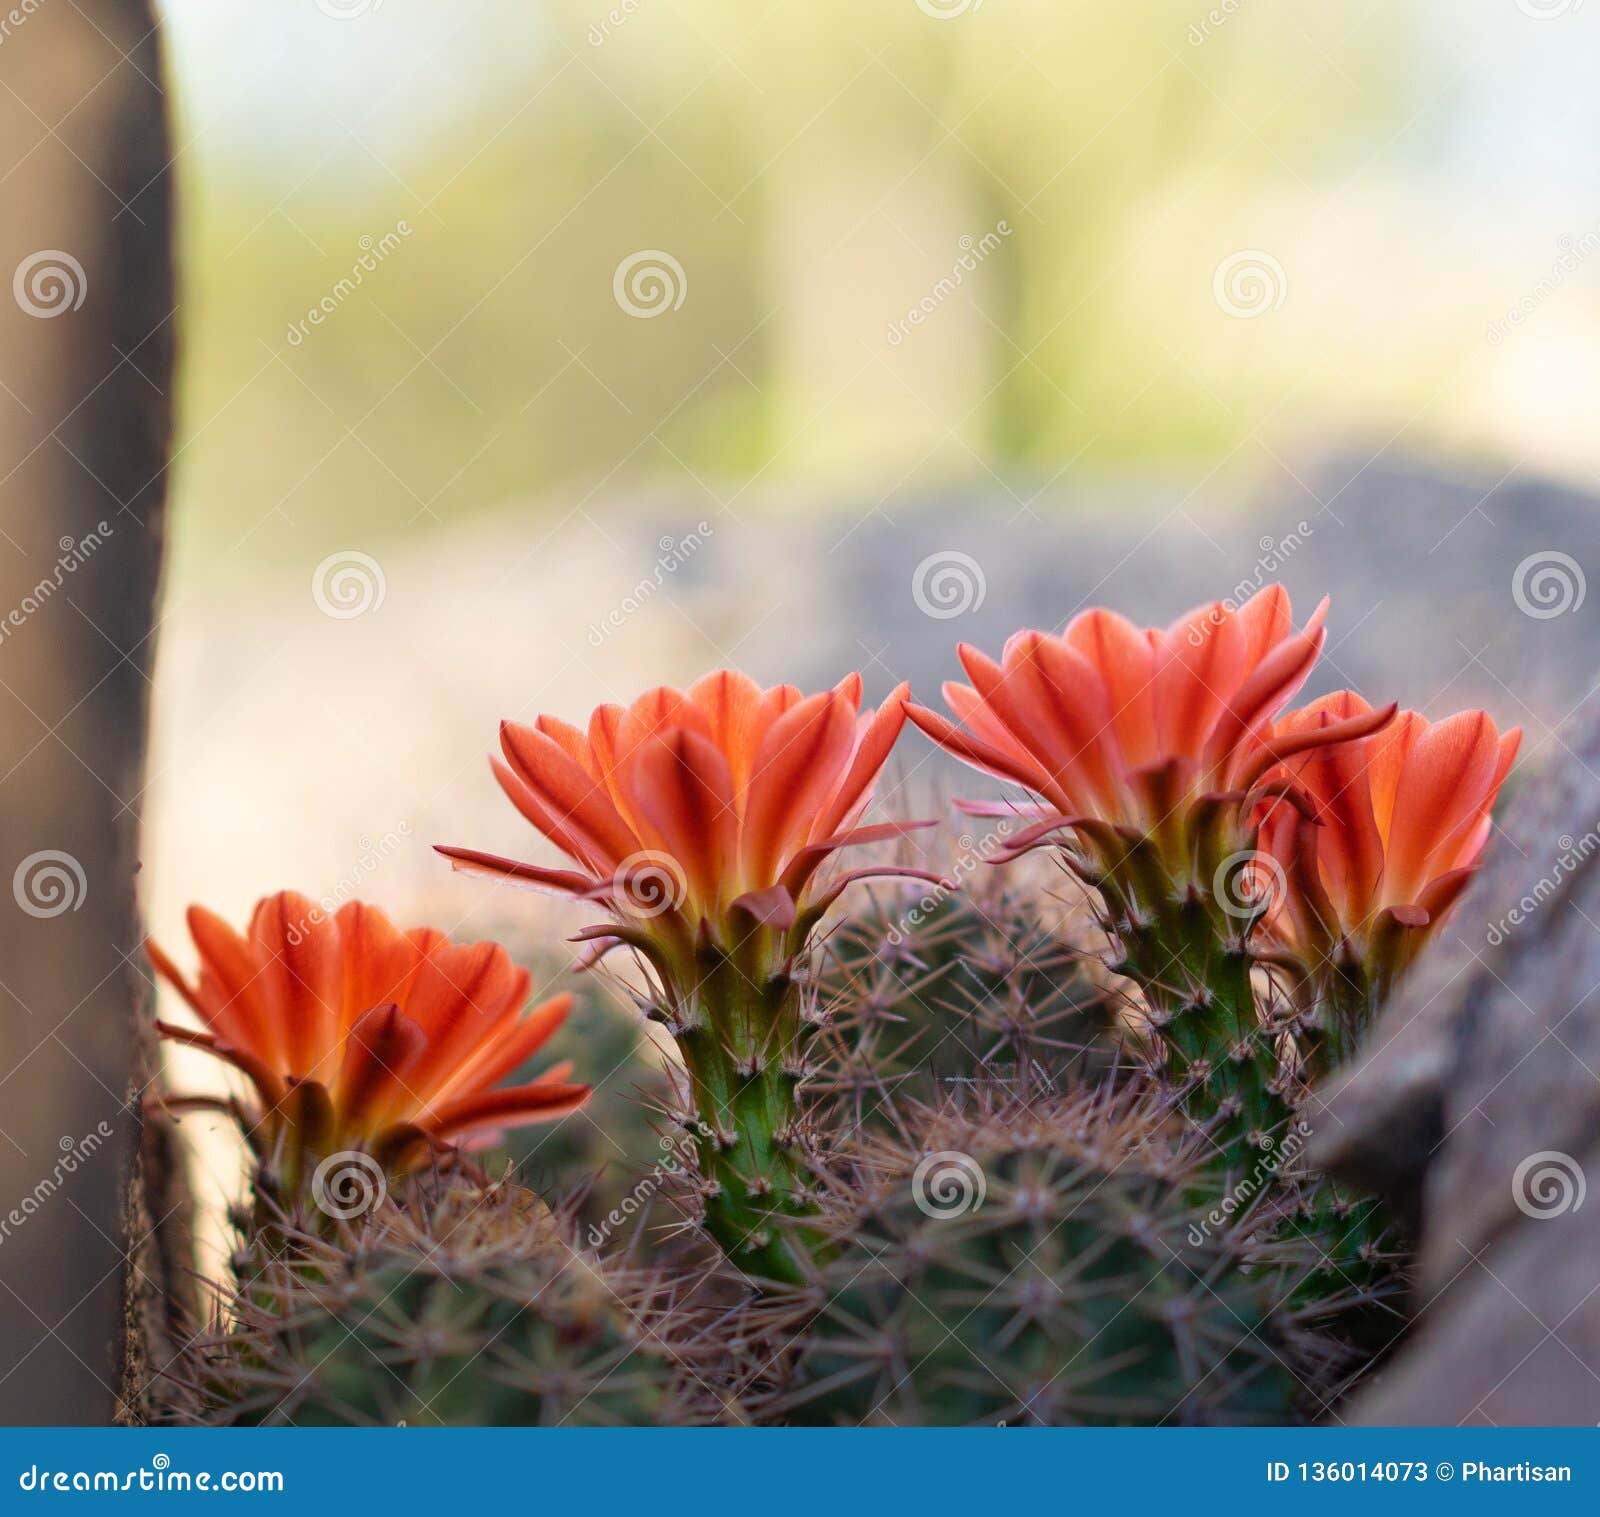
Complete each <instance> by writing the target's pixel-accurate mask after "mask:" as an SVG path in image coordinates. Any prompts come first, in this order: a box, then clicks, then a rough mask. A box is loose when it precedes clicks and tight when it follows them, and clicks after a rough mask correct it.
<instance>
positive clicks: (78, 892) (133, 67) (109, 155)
mask: <svg viewBox="0 0 1600 1517" xmlns="http://www.w3.org/2000/svg"><path fill="white" fill-rule="evenodd" d="M0 23H3V24H0V85H3V86H4V88H3V89H0V207H3V213H0V1422H7V1423H18V1422H21V1423H104V1422H107V1421H109V1420H111V1418H112V1417H113V1416H114V1415H117V1414H118V1411H119V1403H120V1402H122V1401H123V1399H124V1398H123V1396H122V1394H121V1387H120V1386H119V1375H124V1376H126V1377H127V1378H126V1380H125V1382H124V1383H131V1384H134V1385H135V1386H137V1385H138V1384H141V1383H142V1381H143V1378H144V1377H143V1374H142V1366H141V1365H140V1363H139V1362H138V1360H139V1357H140V1355H139V1354H138V1353H136V1354H135V1356H134V1360H133V1362H131V1363H124V1362H123V1361H124V1360H125V1358H126V1356H125V1355H124V1354H123V1353H122V1352H121V1350H120V1349H119V1342H120V1340H121V1339H122V1338H123V1337H124V1336H127V1337H128V1338H129V1340H130V1341H133V1342H136V1343H137V1344H139V1345H140V1346H141V1352H142V1346H143V1345H144V1344H146V1343H148V1342H152V1341H154V1342H159V1334H160V1331H161V1330H163V1328H164V1326H165V1324H164V1323H163V1322H161V1321H158V1320H155V1319H160V1318H162V1317H163V1316H164V1314H165V1312H166V1310H167V1308H166V1307H165V1306H164V1305H160V1304H155V1305H153V1306H152V1304H154V1303H164V1302H166V1301H167V1300H169V1299H170V1294H169V1292H168V1291H167V1289H166V1285H165V1275H166V1272H167V1270H168V1269H169V1268H170V1267H171V1265H172V1263H173V1261H174V1260H176V1259H177V1258H178V1257H179V1255H180V1254H181V1229H180V1230H179V1235H178V1236H179V1241H178V1243H177V1244H176V1245H173V1244H172V1239H173V1237H174V1232H173V1224H174V1223H176V1222H181V1220H182V1216H183V1209H182V1207H181V1206H180V1205H178V1204H177V1192H176V1191H174V1190H172V1188H171V1187H170V1186H169V1185H168V1183H167V1180H166V1179H165V1177H166V1176H167V1175H169V1174H172V1173H175V1169H174V1167H173V1166H172V1165H171V1164H170V1162H169V1158H170V1156H169V1154H168V1151H167V1148H166V1135H165V1132H164V1130H163V1129H160V1128H154V1129H152V1131H151V1132H150V1133H149V1134H145V1133H143V1131H142V1126H141V1123H140V1121H139V1116H138V1102H139V1099H140V1096H141V1094H142V1091H143V1088H144V1086H145V1085H146V1084H147V1083H148V1081H149V1079H150V1078H151V1074H152V1072H153V1068H154V1059H153V1051H152V1049H151V1048H150V1046H149V1042H148V1033H147V1032H146V1031H144V1030H142V1029H147V1027H148V1022H149V1015H148V989H147V980H146V977H145V973H144V970H143V967H142V963H141V959H140V956H139V955H138V943H139V937H140V932H139V925H138V913H137V907H136V901H135V885H134V876H135V873H136V870H137V858H138V855H137V847H138V835H137V829H138V819H139V803H140V796H141V791H142V789H143V784H144V776H143V763H144V749H145V726H146V706H147V701H146V696H147V692H148V689H149V673H150V664H151V657H152V653H153V632H154V630H155V622H154V605H155V593H156V586H157V578H158V574H159V569H160V563H161V548H162V533H163V521H162V506H163V499H164V495H165V489H166V465H167V460H168V449H169V443H170V432H171V413H172V366H173V342H174V331H173V328H174V315H175V313H174V304H173V276H172V258H171V203H170V202H171V193H170V184H169V177H168V162H169V159H170V158H171V148H170V144H169V139H168V135H167V127H166V117H165V101H164V98H163V93H162V87H161V57H160V47H159V40H158V37H157V35H156V31H155V20H154V16H153V13H152V11H151V8H150V4H149V0H72V3H70V4H69V3H61V4H57V3H51V0H47V3H45V4H42V5H40V6H39V7H38V8H37V9H31V10H23V9H20V8H19V9H17V10H12V11H10V13H9V18H0ZM141 1147H142V1148H143V1149H144V1154H143V1158H142V1160H141V1156H140V1150H141ZM141 1163H142V1164H143V1166H144V1167H145V1168H146V1169H147V1170H149V1171H151V1172H152V1174H153V1183H152V1184H150V1185H148V1186H144V1185H141V1184H139V1183H138V1182H137V1174H138V1172H139V1169H140V1166H141ZM147 1202H148V1206H147V1205H146V1203H147ZM130 1220H132V1221H133V1222H134V1224H135V1231H134V1232H133V1233H131V1234H130V1233H129V1231H128V1229H129V1226H130ZM156 1224H163V1225H162V1226H161V1227H159V1228H158V1227H157V1226H156ZM125 1236H131V1237H132V1238H133V1248H132V1260H133V1264H132V1269H131V1272H130V1268H129V1251H128V1250H127V1249H125V1247H124V1241H123V1240H124V1237H125ZM130 1279H131V1281H132V1282H133V1284H134V1285H135V1286H136V1289H134V1290H132V1291H130V1292H129V1293H128V1294H127V1295H126V1296H125V1294H124V1287H125V1285H126V1284H127V1283H128V1282H129V1281H130ZM125 1299H126V1300H128V1301H130V1302H132V1303H133V1304H134V1306H135V1307H136V1309H137V1310H138V1311H139V1312H140V1314H141V1315H143V1314H144V1313H146V1311H147V1310H148V1311H150V1313H151V1316H152V1320H151V1321H149V1322H148V1323H140V1324H139V1325H138V1326H139V1331H137V1332H136V1333H134V1334H131V1335H124V1334H123V1333H122V1331H121V1318H122V1313H123V1305H122V1303H123V1301H124V1300H125ZM147 1329H148V1330H153V1331H154V1333H155V1337H154V1338H152V1337H151V1336H150V1335H149V1333H148V1332H147ZM121 1411H122V1414H123V1415H133V1416H137V1415H139V1408H138V1406H137V1405H133V1406H122V1407H121Z"/></svg>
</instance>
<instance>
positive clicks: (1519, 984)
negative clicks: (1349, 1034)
mask: <svg viewBox="0 0 1600 1517" xmlns="http://www.w3.org/2000/svg"><path fill="white" fill-rule="evenodd" d="M1562 736H1563V738H1564V741H1562V742H1560V743H1557V744H1554V745H1552V746H1551V749H1550V752H1549V756H1548V760H1547V761H1546V762H1545V763H1543V764H1542V765H1540V766H1539V768H1538V771H1537V772H1536V773H1535V774H1533V775H1532V776H1531V777H1529V778H1526V779H1524V780H1523V782H1522V784H1521V786H1520V788H1519V792H1518V795H1517V796H1516V798H1515V800H1514V802H1513V804H1512V806H1511V808H1510V811H1509V814H1508V816H1507V818H1506V821H1505V825H1504V828H1503V831H1502V832H1501V833H1500V834H1499V835H1497V836H1496V838H1495V839H1494V840H1493V842H1492V844H1491V847H1492V850H1493V851H1492V854H1491V857H1490V861H1489V863H1488V864H1487V866H1486V867H1485V870H1484V872H1483V874H1482V875H1481V876H1480V878H1479V879H1478V880H1477V882H1476V883H1475V884H1474V886H1473V888H1472V890H1471V891H1470V892H1469V894H1468V896H1467V898H1466V899H1465V900H1464V901H1463V903H1462V906H1461V909H1460V910H1459V912H1458V913H1457V915H1456V916H1455V918H1454V919H1453V921H1452V924H1451V926H1450V928H1449V929H1448V932H1447V937H1446V939H1445V941H1444V942H1442V943H1440V944H1438V945H1436V947H1435V949H1434V950H1433V951H1431V952H1430V953H1429V954H1428V955H1427V956H1426V957H1425V958H1424V959H1423V960H1422V961H1421V962H1420V963H1419V965H1418V968H1417V973H1416V976H1415V978H1414V979H1413V980H1412V981H1410V982H1408V984H1407V985H1406V987H1405V988H1404V989H1403V991H1402V993H1401V995H1400V996H1399V997H1398V999H1397V1000H1396V1002H1395V1003H1394V1005H1393V1006H1391V1008H1390V1009H1389V1010H1388V1012H1386V1013H1385V1015H1384V1017H1383V1018H1382V1019H1381V1020H1380V1022H1379V1025H1378V1026H1377V1028H1376V1029H1375V1030H1374V1034H1373V1036H1372V1038H1371V1039H1370V1040H1369V1044H1368V1049H1367V1051H1366V1053H1365V1056H1364V1058H1363V1059H1362V1060H1361V1062H1359V1063H1358V1064H1357V1065H1356V1067H1355V1068H1354V1069H1353V1070H1352V1071H1351V1072H1350V1073H1349V1074H1348V1075H1347V1076H1345V1077H1344V1078H1343V1079H1342V1080H1340V1081H1339V1082H1338V1084H1337V1085H1336V1087H1335V1088H1333V1089H1332V1090H1331V1091H1330V1092H1329V1093H1328V1096H1327V1097H1326V1112H1325V1116H1324V1117H1323V1119H1322V1120H1321V1121H1320V1122H1319V1124H1318V1125H1319V1129H1320V1131H1321V1133H1322V1138H1321V1140H1320V1141H1321V1154H1320V1157H1321V1158H1322V1160H1323V1161H1324V1162H1326V1163H1328V1164H1329V1165H1331V1166H1332V1167H1334V1168H1335V1169H1336V1170H1337V1171H1339V1172H1341V1173H1343V1174H1345V1175H1348V1176H1350V1177H1352V1178H1356V1179H1360V1180H1362V1181H1364V1182H1366V1183H1369V1184H1374V1185H1377V1186H1379V1187H1380V1188H1383V1189H1385V1190H1387V1191H1389V1192H1390V1194H1392V1195H1394V1196H1396V1197H1397V1198H1399V1199H1400V1200H1401V1201H1402V1202H1403V1203H1404V1204H1406V1205H1408V1206H1409V1207H1411V1208H1412V1209H1413V1210H1414V1211H1415V1212H1416V1213H1417V1214H1418V1215H1419V1216H1420V1223H1421V1240H1422V1241H1421V1253H1420V1260H1419V1266H1420V1293H1421V1300H1420V1301H1419V1303H1418V1304H1419V1306H1420V1307H1421V1309H1422V1313H1423V1319H1422V1320H1423V1328H1422V1331H1421V1332H1420V1333H1419V1335H1418V1336H1417V1338H1416V1339H1415V1341H1414V1342H1413V1343H1412V1344H1411V1346H1410V1347H1409V1349H1408V1350H1407V1352H1406V1353H1405V1354H1404V1355H1402V1356H1401V1357H1400V1359H1399V1360H1398V1361H1397V1362H1396V1363H1395V1364H1394V1366H1393V1367H1392V1368H1391V1369H1390V1370H1389V1371H1388V1372H1387V1373H1386V1375H1385V1376H1384V1377H1383V1380H1382V1382H1381V1383H1378V1384H1375V1385H1374V1386H1372V1387H1371V1388H1370V1389H1369V1391H1368V1393H1367V1394H1366V1396H1365V1397H1364V1399H1362V1400H1360V1401H1358V1403H1357V1406H1356V1414H1357V1416H1358V1417H1359V1418H1360V1419H1361V1420H1364V1421H1367V1422H1372V1423H1408V1424H1410V1423H1447V1424H1449V1423H1459V1422H1493V1423H1560V1424H1567V1423H1576V1424H1587V1425H1590V1426H1593V1425H1595V1424H1596V1423H1600V1378H1597V1375H1596V1367H1600V1204H1596V1201H1595V1199H1593V1198H1591V1199H1590V1200H1589V1203H1588V1205H1584V1204H1583V1201H1584V1197H1585V1194H1586V1192H1587V1190H1588V1189H1589V1188H1590V1185H1591V1183H1595V1184H1600V830H1597V829H1600V719H1597V718H1596V717H1595V716H1593V715H1590V716H1588V717H1587V718H1586V719H1584V720H1583V721H1582V723H1581V724H1579V725H1577V726H1576V727H1575V728H1572V729H1569V730H1568V731H1567V732H1565V733H1564V734H1562Z"/></svg>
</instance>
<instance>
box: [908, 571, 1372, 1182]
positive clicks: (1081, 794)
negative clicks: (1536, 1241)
mask: <svg viewBox="0 0 1600 1517" xmlns="http://www.w3.org/2000/svg"><path fill="white" fill-rule="evenodd" d="M1326 609H1327V602H1326V601H1324V602H1323V603H1322V604H1321V605H1319V606H1318V607H1317V609H1316V611H1315V612H1314V613H1313V614H1312V616H1311V619H1310V620H1309V621H1308V622H1307V623H1306V625H1305V626H1304V627H1302V628H1300V629H1299V630H1298V631H1297V630H1296V629H1295V626H1294V620H1293V616H1292V613H1291V610H1290V606H1289V597H1288V595H1287V594H1286V593H1285V592H1284V591H1283V590H1282V589H1281V588H1280V587H1278V586H1272V587H1270V588H1268V589H1266V590H1262V591H1261V592H1259V593H1258V594H1256V595H1254V596H1252V597H1251V598H1250V599H1249V600H1248V601H1246V602H1245V604H1244V605H1243V606H1240V607H1239V608H1237V609H1234V608H1232V607H1229V606H1227V605H1225V604H1223V603H1221V602H1216V603H1213V604H1212V605H1210V606H1205V607H1201V608H1200V609H1198V610H1195V611H1192V612H1190V613H1189V614H1188V615H1187V616H1184V617H1182V618H1180V619H1179V620H1178V621H1176V622H1174V623H1173V624H1172V625H1171V626H1169V627H1167V628H1166V629H1164V630H1163V629H1160V628H1140V627H1136V626H1134V625H1133V624H1132V623H1131V622H1129V621H1127V620H1126V619H1125V618H1123V617H1121V616H1118V615H1116V614H1115V613H1114V612H1111V611H1107V610H1103V609H1098V608H1097V609H1094V610H1090V611H1086V612H1084V613H1083V614H1082V615H1080V616H1077V617H1075V618H1074V619H1073V620H1072V621H1071V622H1070V623H1068V625H1067V627H1066V629H1065V631H1063V632H1061V633H1059V634H1053V633H1048V632H1019V633H1017V634H1016V635H1015V636H1014V637H1012V638H1011V640H1010V641H1009V642H1008V643H1007V644H1006V647H1005V651H1004V653H1003V654H1002V656H1001V658H1000V661H999V662H998V663H997V662H995V661H994V660H993V659H990V658H987V657H985V655H983V654H982V653H979V652H978V651H977V650H976V649H974V648H970V647H962V648H961V649H960V650H959V651H960V657H961V662H962V665H963V666H964V668H965V669H966V671H967V674H968V677H969V678H970V679H971V681H972V683H971V684H970V685H961V684H949V685H946V686H945V689H944V695H945V700H946V701H947V702H948V704H949V706H950V709H951V711H952V712H953V713H954V715H955V717H956V720H955V721H951V720H950V719H949V718H947V717H944V716H941V715H939V714H938V713H936V712H933V711H928V710H924V709H923V708H921V707H918V706H912V707H910V708H909V714H910V716H911V719H912V720H913V721H914V722H915V723H916V724H917V725H918V726H919V727H921V728H922V730H923V731H924V732H926V733H927V734H928V735H929V736H930V737H931V738H933V740H934V741H935V742H936V743H938V744H939V745H940V747H942V748H944V749H946V750H947V751H948V752H950V753H952V754H953V755H955V757H957V758H959V759H961V760H963V761H964V762H965V763H967V764H970V765H972V766H973V767H975V768H977V769H980V770H982V771H984V772H985V773H988V774H991V775H994V776H995V777H997V778H999V779H1002V780H1008V781H1011V782H1013V783H1015V784H1018V785H1021V786H1023V787H1024V788H1025V789H1027V790H1029V791H1031V792H1032V793H1033V794H1034V795H1035V796H1037V797H1038V798H1039V801H1038V804H1036V805H1033V806H1030V807H1026V808H1021V807H1006V806H997V805H994V804H986V805H981V806H975V807H969V808H968V809H970V810H974V811H977V812H979V813H980V814H989V815H995V814H1002V813H1003V812H1005V811H1006V810H1008V809H1010V810H1023V811H1025V812H1027V813H1031V814H1033V815H1034V816H1035V817H1036V821H1035V822H1034V824H1033V825H1032V826H1030V827H1026V828H1024V829H1023V830H1022V831H1021V832H1020V833H1019V834H1018V835H1017V836H1016V837H1015V838H1013V839H1012V840H1011V842H1010V844H1009V845H1008V847H1007V848H1006V849H1005V850H1004V851H1003V852H1001V853H999V854H997V855H996V856H995V862H1002V861H1004V860H1006V859H1011V858H1015V857H1016V856H1017V855H1018V854H1021V853H1024V852H1027V851H1028V850H1030V849H1033V848H1040V847H1049V846H1052V845H1058V846H1059V847H1060V848H1061V852H1062V857H1063V859H1064V861H1065V862H1066V864H1067V865H1068V867H1069V868H1071V869H1072V870H1073V871H1074V872H1075V873H1076V874H1077V875H1078V876H1079V877H1080V878H1081V879H1082V880H1083V881H1084V882H1085V883H1086V884H1088V885H1090V886H1091V887H1093V888H1094V889H1095V890H1096V891H1097V892H1098V894H1099V897H1100V900H1101V902H1102V903H1103V906H1104V914H1103V920H1104V924H1105V927H1106V930H1107V933H1108V935H1109V937H1110V938H1111V940H1112V942H1113V943H1114V944H1115V945H1116V949H1117V952H1116V955H1115V967H1116V968H1117V969H1118V970H1120V971H1121V972H1122V973H1124V974H1126V975H1127V976H1129V977H1130V978H1131V979H1133V980H1134V981H1135V982H1136V983H1137V984H1138V985H1139V987H1140V989H1141V991H1142V992H1143V993H1144V999H1145V1002H1146V1005H1147V1008H1148V1012H1149V1021H1148V1025H1149V1029H1150V1037H1151V1040H1152V1045H1153V1048H1154V1049H1155V1051H1157V1052H1158V1053H1159V1056H1160V1058H1161V1060H1162V1062H1163V1063H1164V1064H1165V1065H1166V1068H1167V1071H1168V1074H1169V1075H1170V1077H1171V1078H1173V1079H1174V1081H1175V1082H1176V1083H1178V1085H1179V1086H1180V1088H1182V1089H1183V1090H1184V1091H1186V1092H1187V1093H1188V1109H1189V1110H1190V1112H1191V1114H1192V1115H1193V1116H1194V1117H1195V1119H1196V1120H1197V1121H1200V1122H1202V1123H1203V1124H1204V1125H1206V1126H1207V1127H1208V1130H1209V1131H1211V1133H1212V1136H1213V1139H1214V1142H1215V1143H1216V1146H1217V1149H1218V1152H1219V1154H1220V1156H1221V1159H1222V1162H1223V1163H1225V1164H1227V1165H1231V1166H1237V1165H1239V1164H1242V1163H1245V1162H1247V1161H1248V1158H1249V1155H1250V1152H1251V1148H1252V1145H1253V1143H1254V1142H1255V1141H1256V1140H1257V1139H1258V1138H1259V1136H1260V1135H1261V1134H1263V1133H1267V1132H1270V1131H1271V1130H1272V1129H1273V1128H1274V1127H1275V1126H1277V1125H1280V1124H1281V1123H1282V1122H1284V1121H1285V1120H1286V1119H1287V1114H1288V1108H1287V1105H1286V1103H1285V1100H1284V1097H1283V1088H1282V1080H1281V1072H1280V1070H1279V1067H1278V1059H1277V1052H1276V1047H1275V1039H1274V1038H1273V1037H1272V1036H1271V1034H1270V1031H1269V1030H1267V1029H1265V1028H1263V1026H1262V1024H1261V1019H1260V1016H1259V1014H1258V1010H1257V1007H1256V1002H1255V993H1254V989H1253V985H1252V980H1251V973H1250V964H1251V953H1252V948H1251V937H1252V934H1253V933H1254V931H1255V929H1256V927H1257V926H1258V925H1259V923H1260V920H1261V917H1262V915H1263V913H1264V911H1265V909H1266V904H1267V903H1266V902H1265V901H1264V900H1261V901H1258V900H1257V899H1256V898H1255V896H1254V895H1253V893H1252V892H1251V890H1250V889H1249V884H1250V881H1251V879H1252V878H1253V873H1252V871H1251V870H1250V869H1249V861H1250V860H1251V858H1252V857H1253V852H1254V845H1255V834H1256V821H1255V802H1256V798H1257V795H1258V792H1259V788H1260V786H1261V785H1262V783H1263V780H1264V778H1265V777H1266V776H1267V775H1268V773H1269V771H1272V770H1273V769H1274V768H1275V767H1276V766H1278V765H1280V764H1282V763H1283V762H1284V761H1285V760H1287V759H1289V758H1290V757H1292V756H1293V755H1294V754H1296V753H1298V752H1301V751H1304V750H1306V749H1309V748H1312V747H1317V746H1321V745H1324V744H1329V743H1335V742H1340V741H1348V740H1350V739H1351V738H1354V737H1358V736H1360V735H1362V734H1364V733H1368V732H1371V731H1373V730H1374V729H1376V728H1378V727H1381V726H1382V725H1383V724H1384V723H1385V722H1387V721H1388V720H1389V719H1390V718H1391V717H1392V715H1393V708H1392V707H1391V708H1389V709H1388V710H1386V711H1380V712H1370V713H1364V714H1362V715H1360V716H1356V717H1353V718H1352V719H1350V720H1349V721H1346V722H1343V723H1337V724H1332V725H1329V726H1327V727H1319V728H1316V729H1315V730H1312V729H1306V730H1303V731H1302V730H1299V729H1296V730H1294V731H1292V732H1287V733H1279V732H1277V731H1275V730H1274V727H1273V722H1274V720H1275V719H1276V717H1277V716H1278V714H1279V713H1280V712H1281V711H1282V710H1283V708H1284V706H1285V705H1287V704H1288V702H1289V701H1290V700H1291V699H1292V698H1293V697H1294V695H1295V693H1296V691H1298V690H1299V689H1300V687H1301V685H1302V684H1304V682H1305V680H1306V677H1307V676H1308V675H1309V673H1310V672H1311V668H1312V666H1313V665H1314V664H1315V662H1316V660H1317V656H1318V654H1319V653H1320V652H1321V650H1322V645H1323V641H1324V639H1325V636H1326V634H1325V633H1324V631H1323V627H1322V622H1323V617H1324V615H1325V613H1326Z"/></svg>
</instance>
